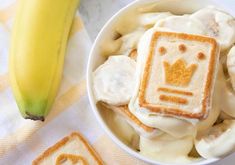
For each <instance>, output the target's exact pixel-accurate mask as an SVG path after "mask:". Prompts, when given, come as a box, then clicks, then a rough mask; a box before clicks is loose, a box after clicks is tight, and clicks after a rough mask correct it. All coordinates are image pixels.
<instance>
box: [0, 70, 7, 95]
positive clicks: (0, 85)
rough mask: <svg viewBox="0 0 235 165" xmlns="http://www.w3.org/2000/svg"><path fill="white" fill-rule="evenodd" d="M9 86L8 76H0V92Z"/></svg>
mask: <svg viewBox="0 0 235 165" xmlns="http://www.w3.org/2000/svg"><path fill="white" fill-rule="evenodd" d="M8 86H9V82H8V74H7V73H6V74H4V75H0V92H1V91H3V90H4V89H6V88H7V87H8Z"/></svg>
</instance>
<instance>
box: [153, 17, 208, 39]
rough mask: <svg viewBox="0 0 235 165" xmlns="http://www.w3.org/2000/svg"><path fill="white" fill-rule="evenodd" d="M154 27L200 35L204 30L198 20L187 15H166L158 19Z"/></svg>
mask: <svg viewBox="0 0 235 165" xmlns="http://www.w3.org/2000/svg"><path fill="white" fill-rule="evenodd" d="M154 28H165V29H167V30H169V31H174V32H182V33H189V34H201V35H204V34H205V32H206V29H205V27H204V26H203V24H202V23H201V22H200V21H198V20H197V19H194V18H192V17H190V16H188V15H183V16H170V17H167V18H165V19H162V20H160V21H158V22H157V23H156V24H155V26H154Z"/></svg>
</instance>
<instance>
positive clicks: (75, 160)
mask: <svg viewBox="0 0 235 165" xmlns="http://www.w3.org/2000/svg"><path fill="white" fill-rule="evenodd" d="M32 164H33V165H48V164H55V165H65V164H71V165H72V164H79V165H87V164H92V165H93V164H94V165H102V164H103V162H102V160H101V159H100V157H99V156H98V155H97V154H96V152H95V151H94V150H93V148H92V147H91V146H90V145H89V144H88V142H87V141H86V140H85V139H84V138H83V137H82V136H81V135H80V134H78V133H77V132H73V133H71V134H70V135H69V136H67V137H65V138H63V139H62V140H61V141H59V142H58V143H56V144H55V145H54V146H52V147H50V148H48V149H47V150H46V151H45V152H44V153H42V154H41V155H40V156H39V157H38V158H36V159H35V160H34V161H33V163H32Z"/></svg>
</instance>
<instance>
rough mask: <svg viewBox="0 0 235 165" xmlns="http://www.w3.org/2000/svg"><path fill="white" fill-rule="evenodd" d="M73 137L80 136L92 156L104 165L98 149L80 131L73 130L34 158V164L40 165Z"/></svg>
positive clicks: (100, 164)
mask: <svg viewBox="0 0 235 165" xmlns="http://www.w3.org/2000/svg"><path fill="white" fill-rule="evenodd" d="M73 137H76V138H79V140H81V142H82V143H83V144H84V145H85V146H86V148H87V149H88V151H89V153H90V154H91V156H92V157H93V158H94V159H95V160H96V161H97V163H98V164H99V165H103V161H102V160H101V158H100V156H99V155H98V154H97V153H96V151H95V150H94V149H93V148H92V147H91V145H90V144H89V143H88V142H87V141H86V139H85V138H84V137H83V136H82V135H81V134H79V133H78V132H72V133H71V134H70V135H68V136H66V137H64V138H63V139H62V140H60V141H58V142H57V143H56V144H54V145H53V146H51V147H49V148H48V149H47V150H46V151H44V152H43V153H42V154H41V155H40V156H39V157H38V158H36V159H35V160H33V162H32V165H38V164H39V163H40V162H41V161H42V160H43V159H44V158H46V157H49V156H50V155H51V154H52V153H54V152H55V151H56V150H58V149H59V148H60V147H62V146H64V145H65V144H66V143H67V142H69V140H70V139H71V138H73Z"/></svg>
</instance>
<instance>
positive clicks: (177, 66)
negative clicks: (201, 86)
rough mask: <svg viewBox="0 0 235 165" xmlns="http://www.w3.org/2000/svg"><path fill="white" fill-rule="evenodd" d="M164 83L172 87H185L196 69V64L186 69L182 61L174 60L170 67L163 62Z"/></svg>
mask: <svg viewBox="0 0 235 165" xmlns="http://www.w3.org/2000/svg"><path fill="white" fill-rule="evenodd" d="M163 64H164V69H165V81H166V83H168V84H171V85H174V86H187V85H188V84H189V82H190V80H191V78H192V76H193V73H194V72H195V70H196V69H197V64H191V65H190V66H189V67H187V68H186V62H185V61H184V60H183V59H178V60H176V61H175V62H174V63H173V64H172V65H170V64H169V63H168V62H166V61H164V62H163Z"/></svg>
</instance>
